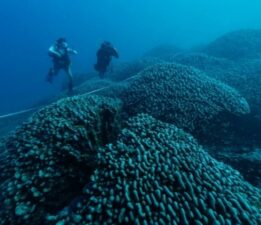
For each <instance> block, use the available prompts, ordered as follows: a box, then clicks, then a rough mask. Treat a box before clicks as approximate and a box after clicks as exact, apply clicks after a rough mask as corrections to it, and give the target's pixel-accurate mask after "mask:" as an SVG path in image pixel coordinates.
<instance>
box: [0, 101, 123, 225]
mask: <svg viewBox="0 0 261 225" xmlns="http://www.w3.org/2000/svg"><path fill="white" fill-rule="evenodd" d="M120 107H121V103H120V101H119V100H113V99H108V98H102V97H97V96H91V97H73V98H67V99H64V100H60V101H58V102H57V103H55V104H53V105H50V106H49V107H46V108H44V109H42V110H40V111H39V112H37V113H36V114H34V116H33V117H32V118H30V120H29V121H28V122H26V123H24V124H23V125H22V126H21V127H20V128H19V129H17V131H16V132H15V133H14V135H13V136H12V137H10V138H9V139H8V140H7V143H6V144H5V148H6V149H5V151H4V152H3V154H1V156H2V157H5V159H2V164H5V166H2V168H1V169H2V171H1V176H0V180H1V181H2V182H1V194H0V195H1V196H0V197H1V199H2V202H3V204H2V203H1V205H0V207H1V208H0V218H1V221H0V224H42V222H41V221H42V220H43V218H44V217H45V215H46V214H47V213H54V212H57V211H59V210H61V209H62V208H63V207H64V205H65V204H67V203H68V202H69V201H71V200H72V198H74V196H77V195H78V193H79V192H80V191H81V189H82V187H83V185H84V184H85V183H86V181H88V179H89V176H90V175H91V174H92V172H93V170H94V168H93V167H94V166H95V165H96V164H95V158H96V157H97V152H96V148H98V147H99V146H102V145H104V144H106V143H109V142H110V141H111V140H114V139H115V136H116V134H117V128H118V126H119V124H118V122H119V120H118V119H117V116H118V112H119V110H120Z"/></svg>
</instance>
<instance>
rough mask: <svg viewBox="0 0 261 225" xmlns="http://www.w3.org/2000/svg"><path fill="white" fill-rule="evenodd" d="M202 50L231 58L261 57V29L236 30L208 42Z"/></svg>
mask: <svg viewBox="0 0 261 225" xmlns="http://www.w3.org/2000/svg"><path fill="white" fill-rule="evenodd" d="M203 52H205V53H207V54H209V55H213V56H216V57H221V58H227V59H231V60H241V59H255V58H260V57H261V30H250V29H249V30H238V31H234V32H230V33H227V34H225V35H224V36H222V37H220V38H218V39H217V40H215V41H214V42H212V43H211V44H209V45H208V46H207V47H206V48H205V49H204V50H203Z"/></svg>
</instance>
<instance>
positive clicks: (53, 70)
mask: <svg viewBox="0 0 261 225" xmlns="http://www.w3.org/2000/svg"><path fill="white" fill-rule="evenodd" d="M59 70H60V68H59V66H58V65H56V64H55V63H54V64H53V67H52V68H50V69H49V72H48V74H47V78H46V81H47V82H49V83H52V82H53V77H54V76H56V75H57V74H58V72H59Z"/></svg>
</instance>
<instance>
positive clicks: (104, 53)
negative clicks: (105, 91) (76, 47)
mask: <svg viewBox="0 0 261 225" xmlns="http://www.w3.org/2000/svg"><path fill="white" fill-rule="evenodd" d="M96 56H97V63H96V64H95V65H94V68H95V70H96V71H98V72H99V75H100V78H104V74H105V73H106V72H107V67H108V66H109V64H110V62H111V60H112V57H115V58H119V54H118V52H117V50H116V49H115V48H114V47H113V46H112V44H111V43H110V42H108V41H104V42H103V43H102V44H101V47H100V48H99V50H98V51H97V53H96Z"/></svg>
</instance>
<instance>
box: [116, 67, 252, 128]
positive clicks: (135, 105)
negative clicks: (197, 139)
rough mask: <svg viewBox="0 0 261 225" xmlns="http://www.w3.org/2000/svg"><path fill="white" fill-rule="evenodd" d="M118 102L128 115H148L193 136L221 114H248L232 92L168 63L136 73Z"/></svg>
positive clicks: (221, 85) (232, 90) (226, 87)
mask: <svg viewBox="0 0 261 225" xmlns="http://www.w3.org/2000/svg"><path fill="white" fill-rule="evenodd" d="M121 98H122V100H123V102H124V109H125V110H126V111H127V112H128V113H129V114H130V115H135V114H137V113H141V112H144V113H149V114H151V115H152V116H154V117H155V118H157V119H161V120H163V121H167V122H174V123H175V125H177V126H178V127H180V128H185V129H186V130H189V131H193V132H195V133H197V132H198V131H199V130H202V129H205V128H206V127H207V126H209V125H210V124H211V123H213V119H214V118H216V117H217V116H218V115H221V114H222V113H230V114H245V113H249V111H250V109H249V106H248V103H247V102H246V100H245V99H244V98H243V97H242V96H240V95H239V93H238V92H237V91H236V90H234V89H233V88H231V87H229V86H227V85H225V84H223V83H221V82H219V81H217V80H215V79H212V78H210V77H208V76H207V75H205V74H203V73H202V72H200V71H198V70H196V69H193V68H192V67H187V66H181V65H177V64H168V63H165V64H158V65H155V66H153V67H150V68H148V69H145V70H144V71H142V72H141V73H139V76H138V77H137V78H136V79H135V80H133V81H132V82H130V85H129V87H128V89H126V90H125V91H123V93H122V94H121Z"/></svg>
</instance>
